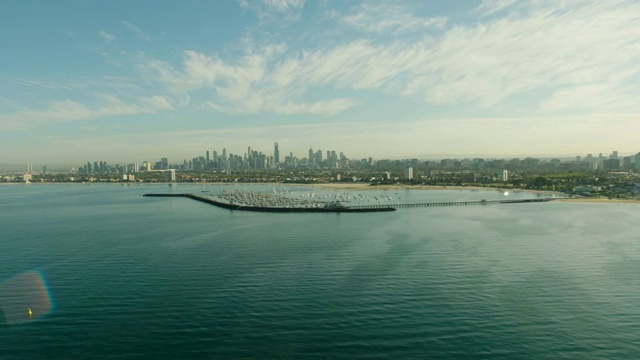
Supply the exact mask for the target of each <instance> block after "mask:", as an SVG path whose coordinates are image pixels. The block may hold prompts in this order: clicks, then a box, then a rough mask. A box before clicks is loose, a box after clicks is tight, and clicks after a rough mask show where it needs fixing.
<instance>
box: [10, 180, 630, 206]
mask: <svg viewBox="0 0 640 360" xmlns="http://www.w3.org/2000/svg"><path fill="white" fill-rule="evenodd" d="M52 184H67V185H68V184H74V183H58V182H47V183H29V184H25V183H9V182H7V183H0V186H1V185H13V186H17V185H52ZM75 184H78V185H129V186H131V185H133V186H135V185H145V184H146V183H98V182H90V183H75ZM156 184H161V183H156ZM181 184H182V183H174V185H181ZM196 184H200V185H206V184H209V185H244V184H246V185H270V186H271V185H273V186H282V185H285V186H305V187H311V188H317V189H322V190H337V191H345V190H354V191H368V190H458V191H459V190H470V191H500V192H504V191H509V192H528V193H534V194H546V195H550V196H558V197H557V198H554V199H553V200H554V201H560V202H572V203H598V204H640V199H608V198H604V197H580V198H577V197H567V194H565V193H562V192H559V191H548V190H529V189H510V188H499V187H485V186H438V185H402V184H400V185H399V184H387V185H370V184H366V183H324V184H295V183H215V182H211V183H188V184H187V185H196Z"/></svg>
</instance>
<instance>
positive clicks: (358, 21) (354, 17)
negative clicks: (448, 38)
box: [333, 1, 447, 34]
mask: <svg viewBox="0 0 640 360" xmlns="http://www.w3.org/2000/svg"><path fill="white" fill-rule="evenodd" d="M333 16H334V17H337V18H338V19H339V21H341V22H342V23H344V24H347V25H349V26H352V27H354V28H356V29H358V30H360V31H364V32H374V33H380V34H382V33H392V34H399V33H406V32H413V31H418V30H424V29H429V28H442V27H443V26H444V25H445V24H446V23H447V18H446V17H442V16H439V17H420V16H416V15H414V14H413V13H411V11H410V9H408V8H407V5H406V4H404V3H396V2H388V1H382V2H372V1H366V2H363V3H361V4H359V5H358V6H356V7H355V8H354V11H353V12H351V13H350V14H348V15H345V16H342V15H340V14H335V13H334V14H333Z"/></svg>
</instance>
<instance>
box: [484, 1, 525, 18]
mask: <svg viewBox="0 0 640 360" xmlns="http://www.w3.org/2000/svg"><path fill="white" fill-rule="evenodd" d="M515 3H516V0H482V3H481V4H480V5H479V6H478V8H477V9H476V10H477V11H479V12H480V13H482V15H484V16H488V15H491V14H494V13H497V12H499V11H502V10H504V9H507V8H509V7H510V6H512V5H513V4H515Z"/></svg>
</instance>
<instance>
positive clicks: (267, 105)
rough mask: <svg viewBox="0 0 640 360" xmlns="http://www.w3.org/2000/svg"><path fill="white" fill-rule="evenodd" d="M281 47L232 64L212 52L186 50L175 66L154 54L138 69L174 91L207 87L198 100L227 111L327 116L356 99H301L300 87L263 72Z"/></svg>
mask: <svg viewBox="0 0 640 360" xmlns="http://www.w3.org/2000/svg"><path fill="white" fill-rule="evenodd" d="M283 50H284V48H283V47H282V46H281V45H272V46H267V47H265V48H263V49H261V51H259V52H256V53H251V54H246V55H245V56H244V57H242V58H241V59H240V60H239V61H238V62H237V63H235V64H228V63H226V62H224V61H223V60H222V59H220V58H219V57H217V56H206V55H204V54H201V53H198V52H195V51H186V52H185V54H184V55H185V58H184V61H183V63H182V64H181V68H179V69H174V68H173V67H171V66H169V64H167V63H165V62H162V61H158V60H154V59H150V60H147V61H143V62H142V63H141V64H140V69H141V70H142V71H143V72H144V73H146V74H148V75H150V76H153V77H155V79H156V80H157V81H159V82H160V83H162V84H164V85H166V86H168V88H169V89H171V90H172V91H173V92H174V93H188V92H190V91H193V90H198V89H213V90H214V91H215V95H216V96H215V98H214V99H212V100H209V101H205V102H204V105H205V106H206V107H208V108H210V109H214V110H217V111H222V112H227V113H240V114H254V113H260V112H267V113H277V114H285V115H291V114H301V113H302V114H326V115H333V114H336V113H339V112H341V111H343V110H345V109H348V108H350V107H352V106H354V105H355V104H356V101H354V100H351V99H346V98H332V99H324V100H316V101H311V102H308V101H304V100H302V95H304V89H300V90H302V91H300V92H297V91H295V89H294V88H292V87H290V86H287V85H288V84H286V83H282V82H281V81H280V79H279V78H278V75H277V74H270V73H269V71H270V69H271V67H272V65H271V63H272V61H273V58H274V57H275V56H276V55H279V54H281V52H282V51H283Z"/></svg>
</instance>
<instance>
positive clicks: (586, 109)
mask: <svg viewBox="0 0 640 360" xmlns="http://www.w3.org/2000/svg"><path fill="white" fill-rule="evenodd" d="M0 8H1V11H0V30H1V31H0V39H1V40H0V41H1V42H2V45H3V50H4V51H3V56H2V59H1V60H0V64H1V66H0V79H2V84H3V85H2V87H0V163H4V164H24V163H27V162H33V163H49V164H68V165H72V166H73V165H77V164H82V163H85V162H86V161H89V160H93V159H104V160H107V161H112V162H131V161H141V160H143V159H147V160H150V161H151V160H155V159H158V158H160V157H167V158H169V159H172V161H173V160H174V159H175V160H177V161H181V160H182V159H189V158H191V157H193V156H195V155H197V154H202V153H203V151H205V150H213V149H222V148H226V149H228V151H229V152H231V153H239V154H242V153H243V152H244V151H245V149H246V148H247V146H253V147H254V148H256V149H265V150H267V149H270V148H272V147H273V142H274V141H277V142H279V143H280V144H282V145H285V144H286V147H284V146H283V147H282V149H281V150H282V151H284V152H286V153H288V152H293V153H295V154H305V153H306V152H307V150H308V149H309V148H310V147H312V148H314V149H323V150H329V149H340V150H341V151H344V152H345V153H348V154H349V155H350V156H351V157H352V158H361V157H368V156H373V157H375V158H409V157H428V156H429V155H431V154H443V155H447V156H453V155H458V156H472V155H478V156H486V155H492V156H501V155H502V156H505V157H508V156H525V155H584V154H587V153H598V152H606V151H608V150H609V149H617V150H618V151H620V153H621V154H624V153H628V154H631V153H636V152H637V134H638V130H640V126H639V125H638V124H639V118H640V117H639V115H640V102H638V101H637V99H638V96H639V95H640V87H639V85H638V84H640V81H639V80H640V76H639V71H640V35H639V34H640V3H638V2H636V1H621V0H611V1H606V2H597V1H554V2H540V1H513V0H490V1H488V0H484V1H447V2H426V1H413V2H409V1H353V2H342V1H307V2H305V1H302V0H264V1H246V0H242V1H226V2H204V3H191V2H189V3H187V2H168V1H167V2H164V1H163V2H149V1H140V2H124V1H112V2H85V1H69V2H64V3H59V2H51V3H46V2H45V3H41V2H39V3H36V2H30V1H22V2H5V3H3V4H2V5H0Z"/></svg>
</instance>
